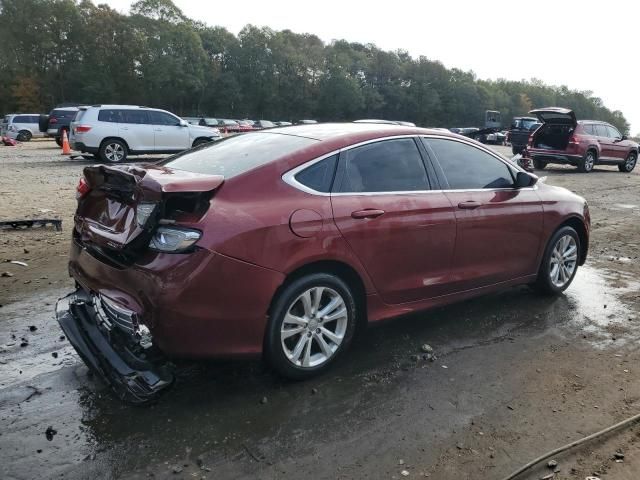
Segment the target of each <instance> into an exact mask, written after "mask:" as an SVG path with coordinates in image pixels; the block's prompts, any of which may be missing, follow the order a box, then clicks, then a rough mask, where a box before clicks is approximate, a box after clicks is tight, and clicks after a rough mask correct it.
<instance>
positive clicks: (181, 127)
mask: <svg viewBox="0 0 640 480" xmlns="http://www.w3.org/2000/svg"><path fill="white" fill-rule="evenodd" d="M220 138H221V135H220V131H219V130H218V129H216V128H209V127H200V126H197V125H189V123H187V122H186V121H185V120H182V119H181V118H179V117H177V116H175V115H174V114H172V113H169V112H167V111H165V110H159V109H156V108H147V107H138V106H134V105H93V106H91V107H80V110H79V111H78V113H77V114H76V117H75V118H74V119H73V122H71V133H70V134H69V143H70V144H71V148H73V149H74V150H79V151H81V152H82V153H92V154H94V155H98V156H99V157H100V159H101V160H102V161H104V162H122V161H124V160H126V158H127V156H128V155H130V154H131V155H138V154H145V153H176V152H181V151H183V150H187V149H189V148H191V147H195V146H197V145H200V144H202V143H206V142H211V141H213V140H219V139H220Z"/></svg>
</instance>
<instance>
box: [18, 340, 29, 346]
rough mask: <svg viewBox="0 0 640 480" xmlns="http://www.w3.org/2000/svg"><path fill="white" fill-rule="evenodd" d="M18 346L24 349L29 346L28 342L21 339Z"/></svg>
mask: <svg viewBox="0 0 640 480" xmlns="http://www.w3.org/2000/svg"><path fill="white" fill-rule="evenodd" d="M20 346H21V347H22V348H24V347H28V346H29V342H28V341H27V339H25V338H23V339H22V342H20Z"/></svg>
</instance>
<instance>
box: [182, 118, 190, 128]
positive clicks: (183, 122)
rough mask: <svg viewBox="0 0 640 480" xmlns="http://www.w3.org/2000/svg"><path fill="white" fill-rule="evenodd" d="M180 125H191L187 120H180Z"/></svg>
mask: <svg viewBox="0 0 640 480" xmlns="http://www.w3.org/2000/svg"><path fill="white" fill-rule="evenodd" d="M180 126H181V127H188V126H189V122H187V121H186V120H180Z"/></svg>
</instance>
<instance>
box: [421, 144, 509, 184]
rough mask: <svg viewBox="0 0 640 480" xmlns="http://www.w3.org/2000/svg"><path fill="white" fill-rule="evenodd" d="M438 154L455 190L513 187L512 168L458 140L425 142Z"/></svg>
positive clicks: (445, 173)
mask: <svg viewBox="0 0 640 480" xmlns="http://www.w3.org/2000/svg"><path fill="white" fill-rule="evenodd" d="M424 141H425V143H427V144H428V145H429V146H430V147H431V148H432V149H433V151H434V153H435V154H436V157H437V160H438V163H439V164H440V166H441V167H442V171H443V173H444V175H445V177H446V179H447V181H448V182H449V188H451V189H453V190H471V189H481V188H487V189H496V188H511V187H513V176H512V174H511V170H510V169H509V167H508V166H507V165H506V164H505V163H503V162H501V161H500V160H498V159H497V158H496V157H494V156H493V155H490V154H489V153H487V152H485V151H483V150H480V149H479V148H477V147H474V146H472V145H469V144H467V143H463V142H458V141H456V140H445V139H440V138H428V139H424Z"/></svg>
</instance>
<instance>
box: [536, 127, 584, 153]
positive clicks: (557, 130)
mask: <svg viewBox="0 0 640 480" xmlns="http://www.w3.org/2000/svg"><path fill="white" fill-rule="evenodd" d="M574 130H575V127H574V126H573V125H566V124H565V125H557V124H556V125H554V124H552V123H545V124H544V125H542V127H540V129H539V130H538V131H537V132H536V133H535V136H534V137H533V147H534V148H540V149H542V150H564V149H565V148H567V145H568V144H569V139H570V138H571V135H572V134H573V131H574Z"/></svg>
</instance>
